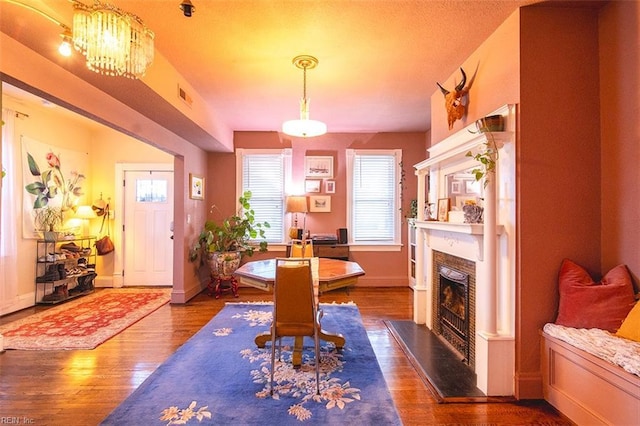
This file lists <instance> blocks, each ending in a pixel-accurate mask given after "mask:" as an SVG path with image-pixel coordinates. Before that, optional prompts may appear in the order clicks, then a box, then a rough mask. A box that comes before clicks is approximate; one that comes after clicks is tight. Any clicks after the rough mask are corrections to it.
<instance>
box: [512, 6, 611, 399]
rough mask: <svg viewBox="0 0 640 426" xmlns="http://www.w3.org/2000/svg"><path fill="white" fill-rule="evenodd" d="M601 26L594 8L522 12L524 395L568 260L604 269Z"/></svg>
mask: <svg viewBox="0 0 640 426" xmlns="http://www.w3.org/2000/svg"><path fill="white" fill-rule="evenodd" d="M568 28H570V31H568V30H567V29H568ZM597 28H598V27H597V12H596V11H594V10H587V9H563V8H547V7H531V8H523V9H522V11H521V45H522V49H521V54H520V55H521V56H520V61H521V69H520V75H521V77H520V78H521V86H520V91H521V99H520V102H521V106H522V108H521V110H520V116H519V120H520V122H519V129H518V130H519V139H520V141H519V142H520V143H519V144H518V149H517V156H518V163H517V168H516V170H517V173H518V197H517V203H518V212H517V216H518V219H517V221H518V223H517V229H518V238H517V239H518V249H517V251H518V256H519V266H518V272H517V274H518V276H517V281H518V283H517V285H518V287H517V292H518V305H517V319H516V330H517V333H518V339H517V358H516V369H517V371H518V372H519V374H520V376H521V382H520V384H521V388H520V389H519V392H520V393H521V394H523V395H528V394H536V393H537V392H538V389H537V386H538V385H539V384H538V382H537V378H536V377H533V376H534V375H535V374H536V372H537V371H538V370H539V362H540V359H539V353H540V352H539V345H538V343H539V339H540V337H539V330H540V329H541V328H542V327H543V325H544V323H546V322H550V321H554V320H555V317H556V313H557V307H558V290H557V288H558V287H557V274H558V269H559V267H560V263H561V262H562V259H563V258H565V257H568V258H571V259H573V260H575V261H576V262H578V263H580V264H582V265H584V266H585V267H586V268H587V269H589V270H590V271H592V272H597V271H598V269H599V266H600V253H601V246H600V227H601V218H600V210H599V208H597V207H596V206H599V205H600V191H599V186H600V179H601V174H600V164H599V157H600V129H599V93H598V81H599V78H598V55H597V52H598V38H597V33H598V31H597Z"/></svg>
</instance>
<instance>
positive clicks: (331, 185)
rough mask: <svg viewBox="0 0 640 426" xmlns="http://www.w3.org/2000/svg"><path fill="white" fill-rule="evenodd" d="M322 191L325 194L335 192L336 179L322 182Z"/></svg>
mask: <svg viewBox="0 0 640 426" xmlns="http://www.w3.org/2000/svg"><path fill="white" fill-rule="evenodd" d="M324 192H326V193H327V194H335V192H336V181H335V180H328V181H326V182H325V183H324Z"/></svg>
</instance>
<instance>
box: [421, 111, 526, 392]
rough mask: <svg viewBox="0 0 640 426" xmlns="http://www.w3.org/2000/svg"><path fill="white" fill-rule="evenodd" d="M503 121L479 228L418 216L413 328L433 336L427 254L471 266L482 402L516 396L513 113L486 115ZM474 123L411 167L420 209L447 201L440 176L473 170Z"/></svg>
mask: <svg viewBox="0 0 640 426" xmlns="http://www.w3.org/2000/svg"><path fill="white" fill-rule="evenodd" d="M495 114H500V115H503V116H504V117H505V131H504V132H493V133H492V136H493V137H494V139H495V141H496V143H497V145H498V146H499V147H500V150H499V156H498V161H497V166H496V174H495V176H491V177H490V178H489V179H488V182H487V184H486V185H485V187H484V194H483V195H484V223H483V224H462V223H449V222H436V221H429V220H426V219H427V218H426V217H425V212H424V211H420V210H421V209H419V211H418V218H417V219H416V221H415V226H416V228H417V232H416V284H415V287H414V321H415V322H416V323H417V324H425V325H426V326H427V327H429V328H430V329H433V326H434V324H433V321H435V320H436V318H433V315H432V312H433V309H432V303H433V302H432V300H433V297H432V295H433V291H434V288H433V275H434V274H437V271H434V266H433V255H432V251H434V250H436V251H440V252H443V253H448V254H451V255H454V256H458V257H461V258H464V259H469V260H471V261H473V262H475V267H476V306H475V312H476V318H475V329H476V339H475V340H476V344H475V372H476V375H477V386H478V388H479V389H480V390H481V391H482V392H484V393H485V394H486V395H487V396H510V395H513V394H514V382H515V377H514V372H515V339H514V326H515V195H516V194H515V133H514V131H513V129H515V106H514V105H506V106H504V107H502V108H500V109H498V110H497V111H495V112H493V113H491V114H487V115H495ZM486 137H487V136H486V134H485V133H479V132H477V130H476V127H475V124H474V125H470V126H468V127H466V128H464V129H462V130H460V131H458V132H456V133H455V134H454V135H452V136H450V137H448V138H447V139H444V140H442V141H441V142H439V143H437V144H435V145H433V146H432V147H431V148H429V149H428V151H429V158H428V159H427V160H425V161H422V162H421V163H418V164H416V165H415V166H414V167H415V169H416V171H415V173H416V175H417V176H418V206H425V205H426V203H427V201H428V202H430V203H437V200H438V199H440V198H448V197H449V196H450V194H448V193H447V191H448V189H447V187H448V185H447V179H446V176H447V175H449V174H452V173H457V172H461V171H463V170H467V169H471V168H474V167H477V164H478V163H477V162H476V161H475V160H473V159H472V158H471V157H468V156H466V155H465V154H466V153H467V152H468V151H472V152H475V151H477V150H479V149H480V148H482V147H483V146H484V144H485V143H486V142H487V139H486Z"/></svg>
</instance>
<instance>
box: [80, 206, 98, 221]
mask: <svg viewBox="0 0 640 426" xmlns="http://www.w3.org/2000/svg"><path fill="white" fill-rule="evenodd" d="M75 217H76V218H78V219H93V218H96V217H97V215H96V212H94V211H93V209H92V208H91V206H78V209H77V210H76V214H75Z"/></svg>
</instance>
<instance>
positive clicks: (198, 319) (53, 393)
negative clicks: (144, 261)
mask: <svg viewBox="0 0 640 426" xmlns="http://www.w3.org/2000/svg"><path fill="white" fill-rule="evenodd" d="M412 297H413V295H412V292H411V290H410V289H408V288H395V289H391V288H367V289H364V288H355V289H352V290H351V291H350V293H349V294H346V292H344V291H341V290H338V291H333V292H329V293H325V294H324V295H322V296H321V301H323V302H331V301H337V302H345V301H354V302H355V303H356V304H357V305H358V307H359V309H360V312H361V315H362V319H363V322H364V325H365V327H366V329H367V333H368V336H369V339H370V340H371V344H372V346H373V349H374V351H375V353H376V356H377V358H378V362H379V364H380V367H381V369H382V372H383V374H384V377H385V380H386V382H387V385H388V387H389V390H390V391H391V395H392V396H393V400H394V402H395V405H396V408H397V409H398V412H399V413H400V417H401V418H402V421H403V423H404V424H405V425H436V424H437V425H452V424H458V425H460V424H466V425H471V424H485V425H486V424H495V425H499V424H501V425H516V424H517V425H524V424H527V425H529V424H536V425H570V424H571V422H569V421H568V420H567V419H566V418H564V417H563V416H561V415H559V414H558V413H557V412H556V411H555V410H554V409H553V408H552V407H551V406H549V405H548V404H546V403H545V402H544V401H528V402H513V403H479V404H476V403H461V404H457V403H454V404H438V403H437V401H436V399H435V398H434V396H433V394H432V393H431V392H430V390H429V388H428V387H427V386H426V385H425V383H424V382H423V381H422V379H421V378H420V375H419V374H418V373H417V372H416V370H415V369H414V368H413V366H412V364H411V363H410V362H409V359H408V358H407V357H406V356H405V354H404V352H403V351H402V350H401V348H400V346H399V345H398V343H397V342H396V341H395V339H394V338H393V337H392V335H391V333H390V331H389V329H388V328H387V326H386V325H385V323H384V321H385V320H406V319H410V318H411V317H412V309H413V298H412ZM239 300H242V301H260V300H269V294H267V293H264V292H262V291H260V290H255V289H248V288H241V290H240V298H239ZM227 301H238V299H233V298H232V297H231V296H230V295H223V297H222V298H221V299H220V300H215V299H213V298H211V297H209V296H207V295H206V294H205V293H203V294H200V295H199V296H197V297H196V298H194V299H193V300H192V301H190V302H189V303H187V304H185V305H166V306H164V307H162V308H160V309H159V310H157V311H156V312H154V313H153V314H151V315H149V316H147V317H145V318H144V319H142V320H141V321H139V322H137V323H136V324H134V325H133V326H131V327H129V328H128V329H127V330H125V331H124V332H122V333H120V334H119V335H117V336H115V337H114V338H112V339H110V340H108V341H107V342H105V343H104V344H102V345H100V346H99V347H98V348H96V349H94V350H88V351H80V350H77V351H11V350H9V351H6V352H5V353H4V354H2V355H0V420H2V419H5V418H19V419H20V421H21V423H20V424H26V423H27V422H25V419H26V420H27V421H30V422H31V424H35V425H45V424H46V425H95V424H98V423H100V421H101V420H102V419H103V418H104V417H105V416H106V415H107V414H109V413H110V412H111V410H112V409H114V408H115V407H116V406H118V405H119V404H120V403H121V402H122V401H123V400H124V399H125V398H126V397H127V396H128V395H129V394H130V393H131V392H133V390H134V389H135V388H136V387H137V386H139V385H140V384H141V383H142V382H143V381H144V380H145V379H146V378H147V377H148V376H149V375H150V374H151V373H152V372H153V371H154V370H155V369H156V368H157V367H158V366H159V365H160V364H161V363H162V362H163V361H164V360H166V359H167V357H169V355H171V354H172V353H173V352H174V351H175V350H176V349H177V348H178V347H179V346H181V345H182V344H183V343H184V342H185V341H186V340H188V339H189V337H191V336H192V335H193V334H194V333H195V332H196V331H198V330H199V329H200V328H201V327H202V326H203V325H204V324H206V323H207V322H208V321H209V320H210V319H211V318H212V317H213V316H215V315H216V313H217V312H219V311H220V309H222V307H223V306H224V303H225V302H227ZM42 309H44V308H43V307H34V308H29V309H26V310H24V311H21V312H19V313H16V314H11V315H8V316H5V317H2V318H0V324H5V323H7V322H9V321H12V320H14V319H18V318H20V317H24V316H26V315H29V314H32V313H34V312H36V311H38V310H42ZM5 423H6V421H5ZM132 424H135V419H132Z"/></svg>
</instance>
